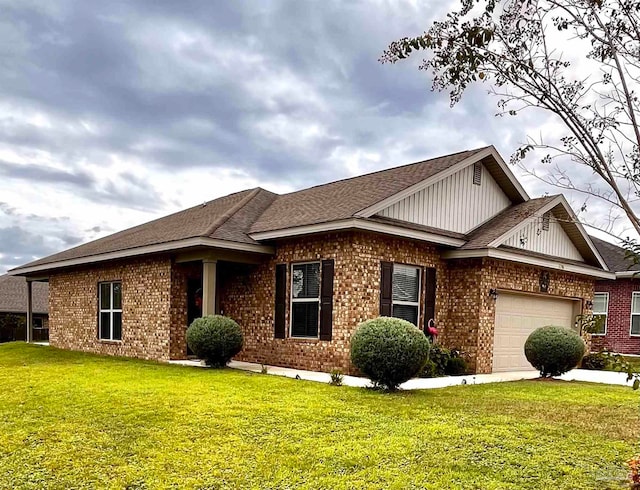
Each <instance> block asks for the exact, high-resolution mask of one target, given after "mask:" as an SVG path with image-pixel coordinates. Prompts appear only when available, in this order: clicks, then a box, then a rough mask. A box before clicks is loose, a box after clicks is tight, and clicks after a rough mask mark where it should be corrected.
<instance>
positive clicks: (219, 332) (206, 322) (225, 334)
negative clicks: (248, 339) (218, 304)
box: [187, 315, 243, 367]
mask: <svg viewBox="0 0 640 490" xmlns="http://www.w3.org/2000/svg"><path fill="white" fill-rule="evenodd" d="M242 342H243V337H242V329H241V328H240V325H238V324H237V323H236V322H235V321H233V320H232V319H231V318H229V317H226V316H222V315H209V316H205V317H202V318H196V319H195V320H194V321H193V323H192V324H191V325H190V326H189V328H188V329H187V345H188V346H189V348H190V349H191V350H192V351H193V353H194V354H195V355H196V356H198V357H199V358H200V359H202V360H204V362H205V363H206V364H207V365H208V366H213V367H223V366H226V365H227V364H228V363H229V361H230V360H231V358H232V357H233V356H235V355H236V354H237V353H238V352H240V349H242Z"/></svg>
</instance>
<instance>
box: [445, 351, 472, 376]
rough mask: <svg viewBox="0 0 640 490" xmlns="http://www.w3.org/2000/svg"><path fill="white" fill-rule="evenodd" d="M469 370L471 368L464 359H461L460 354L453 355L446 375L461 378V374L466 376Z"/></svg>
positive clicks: (448, 362) (448, 363)
mask: <svg viewBox="0 0 640 490" xmlns="http://www.w3.org/2000/svg"><path fill="white" fill-rule="evenodd" d="M452 352H453V351H452ZM468 369H469V366H468V364H467V361H466V360H465V359H464V357H461V356H460V355H459V354H458V355H452V356H451V358H450V359H449V361H447V369H446V371H445V374H447V375H449V376H460V375H461V374H466V373H467V370H468Z"/></svg>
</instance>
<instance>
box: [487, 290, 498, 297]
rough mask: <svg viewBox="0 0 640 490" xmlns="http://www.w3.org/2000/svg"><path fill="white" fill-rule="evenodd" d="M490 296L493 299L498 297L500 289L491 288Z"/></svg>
mask: <svg viewBox="0 0 640 490" xmlns="http://www.w3.org/2000/svg"><path fill="white" fill-rule="evenodd" d="M489 297H490V298H491V299H493V300H496V299H498V290H497V289H495V288H491V289H489Z"/></svg>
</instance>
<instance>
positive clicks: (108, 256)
mask: <svg viewBox="0 0 640 490" xmlns="http://www.w3.org/2000/svg"><path fill="white" fill-rule="evenodd" d="M189 247H213V248H223V249H230V250H238V251H242V252H253V253H261V254H273V253H274V252H275V250H274V248H273V247H269V246H266V245H255V244H252V243H240V242H230V241H227V240H217V239H215V238H206V237H195V238H187V239H185V240H176V241H173V242H166V243H158V244H155V245H148V246H146V247H137V248H130V249H126V250H118V251H117V252H108V253H104V254H98V255H89V256H87V257H78V258H75V259H67V260H59V261H56V262H50V263H48V264H41V265H34V266H32V267H16V268H15V269H11V270H10V271H8V272H7V274H9V275H11V276H17V275H22V274H30V273H33V272H40V271H46V270H52V269H60V268H63V267H73V266H77V265H85V264H93V263H95V262H104V261H107V260H118V259H125V258H128V257H137V256H140V255H146V254H153V253H159V252H171V251H174V250H180V249H184V248H189Z"/></svg>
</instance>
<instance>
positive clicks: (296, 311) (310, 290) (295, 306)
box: [291, 262, 320, 338]
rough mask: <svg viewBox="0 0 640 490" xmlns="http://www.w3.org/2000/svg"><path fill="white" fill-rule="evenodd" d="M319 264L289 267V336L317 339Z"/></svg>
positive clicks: (309, 263) (310, 263)
mask: <svg viewBox="0 0 640 490" xmlns="http://www.w3.org/2000/svg"><path fill="white" fill-rule="evenodd" d="M319 320H320V262H308V263H304V264H292V265H291V336H292V337H314V338H317V337H318V324H319Z"/></svg>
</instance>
